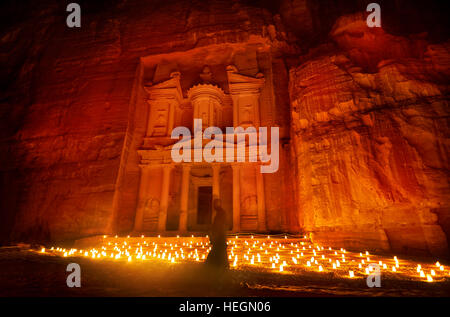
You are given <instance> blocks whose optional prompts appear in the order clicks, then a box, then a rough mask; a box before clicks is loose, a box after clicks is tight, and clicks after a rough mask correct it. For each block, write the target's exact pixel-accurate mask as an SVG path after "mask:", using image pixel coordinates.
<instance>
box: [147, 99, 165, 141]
mask: <svg viewBox="0 0 450 317" xmlns="http://www.w3.org/2000/svg"><path fill="white" fill-rule="evenodd" d="M169 108H170V105H169V103H168V102H159V103H157V104H155V106H154V107H153V109H152V110H153V111H152V112H153V113H152V115H151V117H150V124H151V126H152V130H151V136H165V135H166V133H167V123H168V117H169Z"/></svg>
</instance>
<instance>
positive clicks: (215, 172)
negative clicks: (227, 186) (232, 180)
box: [212, 164, 220, 221]
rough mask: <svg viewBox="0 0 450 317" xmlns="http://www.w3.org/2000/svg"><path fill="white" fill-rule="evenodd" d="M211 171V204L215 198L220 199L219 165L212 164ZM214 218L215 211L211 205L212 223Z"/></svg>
mask: <svg viewBox="0 0 450 317" xmlns="http://www.w3.org/2000/svg"><path fill="white" fill-rule="evenodd" d="M212 170H213V177H212V180H213V188H212V194H213V202H214V199H216V198H220V165H217V164H213V165H212ZM215 217H216V210H215V209H214V205H213V210H212V221H214V218H215Z"/></svg>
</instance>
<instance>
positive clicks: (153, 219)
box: [114, 44, 298, 233]
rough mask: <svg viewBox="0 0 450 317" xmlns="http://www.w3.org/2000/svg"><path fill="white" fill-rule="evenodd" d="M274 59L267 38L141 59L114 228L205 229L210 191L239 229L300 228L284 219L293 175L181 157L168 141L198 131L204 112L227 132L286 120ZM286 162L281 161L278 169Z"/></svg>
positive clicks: (207, 123)
mask: <svg viewBox="0 0 450 317" xmlns="http://www.w3.org/2000/svg"><path fill="white" fill-rule="evenodd" d="M274 65H275V64H273V63H272V57H271V53H270V51H268V50H267V49H266V48H264V46H263V45H248V46H246V47H243V46H242V45H231V44H230V45H225V46H224V45H218V46H215V45H213V46H211V47H207V48H202V49H195V50H192V51H189V52H184V53H172V54H167V55H158V56H149V57H144V58H142V59H141V65H140V66H139V70H138V72H137V73H138V77H137V78H136V85H135V90H134V93H133V98H132V100H133V102H132V104H131V106H130V114H131V115H130V122H129V127H128V131H129V133H128V135H127V139H126V141H125V148H124V153H123V155H122V165H121V175H120V177H119V181H118V186H117V190H116V193H115V206H114V208H115V214H116V218H117V220H116V223H117V231H119V232H121V231H133V232H135V233H150V232H167V231H173V232H179V233H186V232H199V231H202V232H204V231H207V230H208V229H209V224H210V223H211V221H212V219H213V217H214V214H213V212H212V213H208V212H206V213H205V212H201V210H200V209H201V208H200V207H199V206H208V200H210V199H212V197H219V198H220V199H221V200H222V204H223V208H224V209H225V210H226V212H227V214H228V224H229V229H230V230H231V231H233V232H241V231H247V232H268V231H289V230H292V231H295V230H298V224H295V223H291V224H292V226H291V227H287V226H286V224H287V223H289V221H287V220H286V219H287V218H293V217H292V215H290V214H289V212H291V211H292V208H290V207H292V203H291V202H290V201H291V200H292V195H291V194H289V191H288V190H286V189H287V188H289V185H288V184H289V183H290V182H291V180H290V178H289V177H284V176H283V177H281V179H282V181H281V182H280V178H278V179H277V177H274V176H273V175H270V176H267V175H263V174H261V173H260V171H259V163H258V162H248V161H247V162H246V163H240V164H239V165H238V164H235V163H231V162H223V163H212V164H211V163H206V162H202V163H189V164H187V163H181V164H175V163H174V162H173V161H172V159H171V155H170V150H171V146H172V145H173V144H174V143H175V142H176V141H178V140H174V139H171V138H170V135H171V132H172V129H173V128H175V127H179V126H184V127H187V128H189V129H190V130H191V132H193V121H194V119H202V124H203V127H202V128H203V129H205V128H206V127H210V126H216V127H219V128H221V129H222V131H223V132H225V127H237V126H241V127H243V128H247V127H250V126H253V127H255V128H258V127H260V126H268V127H270V126H272V125H277V126H280V127H285V126H286V124H285V123H283V122H275V120H274V118H286V115H285V114H284V115H283V114H281V113H277V112H280V111H281V110H280V109H286V107H287V106H288V105H285V106H286V107H277V106H276V102H277V101H276V99H275V97H274V96H275V95H276V94H275V93H274V84H273V73H274V69H273V67H274ZM276 67H279V66H278V65H276ZM277 72H278V71H277ZM283 80H284V81H285V80H286V78H284V79H283ZM285 92H286V94H287V90H286V91H285ZM288 130H289V129H285V130H284V131H288ZM281 137H283V138H284V139H285V140H286V139H287V138H286V137H287V136H286V135H282V136H281ZM281 153H283V154H285V153H287V152H285V151H281ZM283 154H282V155H283ZM286 164H288V160H286V159H285V158H281V164H280V167H279V170H278V172H277V173H276V174H277V175H278V176H280V175H284V173H285V166H286ZM287 175H288V174H287ZM274 188H277V190H278V192H275V191H273V190H272V189H274ZM283 189H285V190H283ZM205 197H206V198H205ZM275 197H277V199H275ZM280 197H282V198H280ZM279 198H280V199H279ZM205 201H206V202H205ZM287 202H289V203H287ZM202 208H210V207H202ZM269 210H270V212H271V213H272V214H271V215H270V216H269V215H267V212H268V211H269ZM294 218H295V217H294ZM205 219H206V220H205Z"/></svg>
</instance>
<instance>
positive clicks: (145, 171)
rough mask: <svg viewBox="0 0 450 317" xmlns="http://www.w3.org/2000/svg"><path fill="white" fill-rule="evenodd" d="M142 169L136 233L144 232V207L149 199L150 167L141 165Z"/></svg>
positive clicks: (135, 221)
mask: <svg viewBox="0 0 450 317" xmlns="http://www.w3.org/2000/svg"><path fill="white" fill-rule="evenodd" d="M140 168H141V180H140V183H139V199H138V207H137V210H136V216H135V219H134V231H135V232H141V231H142V223H143V221H144V207H145V199H146V198H147V192H148V182H149V177H150V167H149V166H148V165H140Z"/></svg>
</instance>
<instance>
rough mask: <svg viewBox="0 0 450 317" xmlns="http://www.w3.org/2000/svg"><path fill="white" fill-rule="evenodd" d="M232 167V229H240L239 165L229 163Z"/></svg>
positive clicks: (237, 230)
mask: <svg viewBox="0 0 450 317" xmlns="http://www.w3.org/2000/svg"><path fill="white" fill-rule="evenodd" d="M231 168H232V169H233V231H234V232H239V231H240V230H241V197H240V192H241V186H240V185H241V184H240V168H241V167H240V166H239V165H231Z"/></svg>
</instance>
